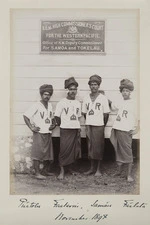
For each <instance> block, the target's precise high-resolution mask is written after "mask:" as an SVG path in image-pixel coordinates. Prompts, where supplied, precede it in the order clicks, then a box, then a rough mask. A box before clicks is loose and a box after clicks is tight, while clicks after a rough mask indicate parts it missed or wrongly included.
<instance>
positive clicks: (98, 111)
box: [82, 94, 110, 126]
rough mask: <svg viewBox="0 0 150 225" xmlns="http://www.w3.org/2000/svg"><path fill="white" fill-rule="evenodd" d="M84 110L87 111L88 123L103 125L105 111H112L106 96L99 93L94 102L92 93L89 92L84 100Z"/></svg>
mask: <svg viewBox="0 0 150 225" xmlns="http://www.w3.org/2000/svg"><path fill="white" fill-rule="evenodd" d="M82 112H83V113H86V125H93V126H103V125H104V113H109V112H110V109H109V105H108V100H107V98H106V96H105V95H103V94H99V95H98V96H97V98H96V99H95V101H94V102H92V100H91V98H90V94H88V95H87V96H86V97H85V98H84V100H83V104H82Z"/></svg>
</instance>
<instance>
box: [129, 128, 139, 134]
mask: <svg viewBox="0 0 150 225" xmlns="http://www.w3.org/2000/svg"><path fill="white" fill-rule="evenodd" d="M137 133H138V129H137V128H136V129H135V130H130V131H129V134H130V135H135V134H137Z"/></svg>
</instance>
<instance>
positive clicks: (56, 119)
mask: <svg viewBox="0 0 150 225" xmlns="http://www.w3.org/2000/svg"><path fill="white" fill-rule="evenodd" d="M54 118H55V121H56V123H55V124H56V126H60V124H61V119H60V117H58V116H55V117H54Z"/></svg>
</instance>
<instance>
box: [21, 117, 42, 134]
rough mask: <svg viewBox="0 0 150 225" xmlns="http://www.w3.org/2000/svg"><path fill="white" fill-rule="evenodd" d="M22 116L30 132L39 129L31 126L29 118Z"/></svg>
mask: <svg viewBox="0 0 150 225" xmlns="http://www.w3.org/2000/svg"><path fill="white" fill-rule="evenodd" d="M23 118H24V121H25V123H26V125H27V126H28V127H29V129H30V130H31V131H32V132H38V131H39V130H40V128H39V127H35V126H33V125H32V124H31V122H30V120H29V118H28V117H26V116H23Z"/></svg>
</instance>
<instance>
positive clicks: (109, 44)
mask: <svg viewBox="0 0 150 225" xmlns="http://www.w3.org/2000/svg"><path fill="white" fill-rule="evenodd" d="M10 19H11V93H12V95H11V122H12V133H13V135H25V136H27V135H30V134H31V132H30V130H29V129H28V127H27V126H26V125H25V124H24V120H23V117H22V115H23V112H24V111H25V110H27V109H28V107H29V106H31V105H32V104H33V103H34V102H35V101H37V100H39V93H38V92H39V91H38V89H39V86H40V85H42V84H44V83H49V84H52V85H53V87H54V94H53V96H52V98H51V101H52V104H53V107H54V109H55V106H56V103H57V102H58V101H59V100H60V99H61V98H63V97H65V96H66V91H65V90H64V80H65V79H66V78H68V77H70V76H74V77H75V78H76V80H77V81H78V82H79V91H78V96H77V97H78V99H80V100H81V101H82V99H83V97H84V96H85V95H86V94H87V93H88V92H89V87H88V79H89V77H90V76H91V75H93V74H99V75H100V76H101V77H102V79H103V81H102V84H101V89H102V90H104V91H105V94H106V96H107V97H108V98H110V99H112V100H113V99H115V98H116V97H118V96H119V91H118V87H119V83H120V80H121V79H122V78H129V79H131V80H132V81H133V82H134V83H135V86H136V91H135V94H134V95H135V97H136V98H137V90H138V76H139V40H138V38H139V35H138V34H139V21H138V19H139V15H138V11H137V10H98V9H95V10H94V9H93V10H92V9H91V10H78V9H76V10H75V9H74V10H73V9H70V10H69V9H67V10H58V9H57V10H56V9H53V10H45V9H43V10H34V9H33V10H31V9H30V10H28V9H26V10H13V11H12V12H11V18H10ZM42 19H43V20H44V19H48V20H50V21H51V20H83V19H84V20H90V19H91V20H94V19H95V20H105V21H106V40H105V44H106V55H99V54H40V21H41V20H42ZM138 91H139V90H138ZM137 100H138V99H137ZM114 118H115V115H114V113H111V115H110V118H109V121H108V124H107V128H106V130H105V133H106V135H105V136H106V137H109V135H110V129H111V126H112V123H113V119H114ZM81 125H82V136H83V137H84V136H85V132H84V120H83V118H81ZM53 136H59V129H58V128H56V129H55V130H54V132H53Z"/></svg>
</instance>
